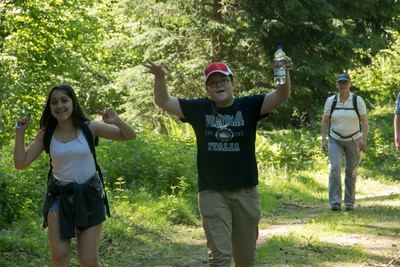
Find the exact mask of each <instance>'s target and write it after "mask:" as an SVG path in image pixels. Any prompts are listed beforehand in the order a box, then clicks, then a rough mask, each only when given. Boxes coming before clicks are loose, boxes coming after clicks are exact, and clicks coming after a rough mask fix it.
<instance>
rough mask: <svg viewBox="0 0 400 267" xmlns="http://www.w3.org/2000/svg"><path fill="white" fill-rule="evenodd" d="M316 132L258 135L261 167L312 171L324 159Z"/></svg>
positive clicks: (284, 132) (273, 132)
mask: <svg viewBox="0 0 400 267" xmlns="http://www.w3.org/2000/svg"><path fill="white" fill-rule="evenodd" d="M316 134H317V133H316V132H315V131H307V130H301V131H300V130H280V131H270V132H264V133H262V134H258V135H257V139H256V156H257V160H258V162H259V165H260V166H264V165H265V166H268V167H270V168H276V169H281V168H290V169H291V168H296V169H299V170H301V169H311V168H312V167H314V166H315V164H318V163H319V162H320V160H321V159H322V158H324V156H323V154H322V152H321V148H320V142H319V141H318V138H310V136H315V135H316Z"/></svg>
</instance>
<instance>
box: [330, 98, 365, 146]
mask: <svg viewBox="0 0 400 267" xmlns="http://www.w3.org/2000/svg"><path fill="white" fill-rule="evenodd" d="M338 96H339V94H336V95H335V97H334V98H333V101H332V106H331V114H330V117H329V130H328V135H329V134H330V132H331V119H332V113H333V111H334V110H335V109H336V110H338V109H342V110H354V111H355V112H356V113H357V116H358V123H359V130H358V131H357V132H355V133H352V134H351V135H347V136H342V135H341V134H339V133H337V132H335V131H334V130H333V129H332V132H334V133H335V134H337V135H338V136H340V138H343V139H346V138H350V137H352V136H354V135H356V134H357V133H359V132H361V119H360V113H359V112H358V104H357V95H356V94H353V99H352V100H353V107H352V108H337V107H336V105H337V100H338Z"/></svg>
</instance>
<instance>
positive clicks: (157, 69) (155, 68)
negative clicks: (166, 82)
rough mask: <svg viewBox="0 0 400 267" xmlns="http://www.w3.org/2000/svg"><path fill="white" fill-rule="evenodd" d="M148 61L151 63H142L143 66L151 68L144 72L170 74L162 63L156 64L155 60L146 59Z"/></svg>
mask: <svg viewBox="0 0 400 267" xmlns="http://www.w3.org/2000/svg"><path fill="white" fill-rule="evenodd" d="M146 61H147V63H149V64H150V65H147V64H144V63H142V65H143V66H145V67H146V68H149V70H147V71H145V72H144V73H152V74H154V75H155V76H158V75H164V76H166V75H168V73H167V70H166V69H164V67H163V66H161V65H160V64H155V63H154V62H152V61H150V60H148V59H146Z"/></svg>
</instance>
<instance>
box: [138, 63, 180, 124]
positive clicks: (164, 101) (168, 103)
mask: <svg viewBox="0 0 400 267" xmlns="http://www.w3.org/2000/svg"><path fill="white" fill-rule="evenodd" d="M146 61H147V63H149V64H144V63H142V65H143V66H145V67H146V68H148V69H149V70H147V71H145V72H144V73H152V74H154V102H155V103H156V105H157V106H159V107H160V108H162V109H163V110H165V111H166V112H168V113H170V114H173V115H176V116H178V117H180V118H184V116H183V113H182V109H181V106H180V105H179V100H178V99H177V98H176V97H173V96H170V95H169V94H168V91H167V83H166V81H165V76H166V75H167V74H168V73H167V71H166V70H165V69H164V67H163V66H161V65H160V64H155V63H154V62H152V61H150V60H148V59H147V60H146Z"/></svg>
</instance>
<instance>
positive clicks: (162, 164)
mask: <svg viewBox="0 0 400 267" xmlns="http://www.w3.org/2000/svg"><path fill="white" fill-rule="evenodd" d="M97 151H98V152H97V155H98V156H97V158H98V161H99V165H100V167H101V168H102V170H103V175H104V178H105V181H106V182H107V185H108V186H109V188H110V189H111V190H113V189H115V188H116V186H115V183H116V181H117V179H118V178H120V177H122V178H123V179H124V181H125V182H126V184H125V185H126V188H130V189H133V190H136V189H140V188H146V190H148V191H149V192H153V193H155V194H158V195H161V194H162V193H163V192H167V193H171V192H172V189H171V187H173V186H178V185H179V184H180V183H181V181H183V182H184V183H186V184H188V187H189V188H190V190H193V191H195V190H196V187H197V171H196V170H197V169H196V145H195V143H194V142H193V141H186V140H180V139H177V138H171V137H163V136H162V135H160V134H156V133H151V132H149V131H143V132H139V133H138V137H137V138H136V139H135V140H133V141H129V142H111V141H107V140H104V141H103V140H101V144H100V146H99V148H98V149H97ZM178 191H179V188H178ZM178 191H177V192H178Z"/></svg>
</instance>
